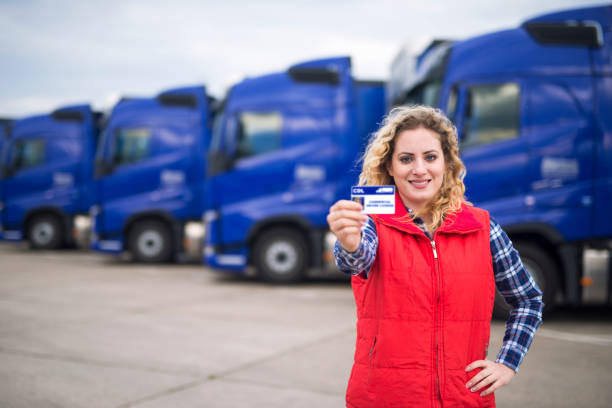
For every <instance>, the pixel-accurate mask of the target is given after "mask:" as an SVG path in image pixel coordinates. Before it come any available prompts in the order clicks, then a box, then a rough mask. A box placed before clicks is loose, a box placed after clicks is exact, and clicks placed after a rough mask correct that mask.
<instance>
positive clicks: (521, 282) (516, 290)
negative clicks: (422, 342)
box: [465, 219, 544, 397]
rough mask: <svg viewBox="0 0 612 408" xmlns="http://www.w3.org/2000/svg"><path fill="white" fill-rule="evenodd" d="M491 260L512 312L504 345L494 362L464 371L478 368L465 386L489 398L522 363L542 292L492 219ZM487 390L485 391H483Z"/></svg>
mask: <svg viewBox="0 0 612 408" xmlns="http://www.w3.org/2000/svg"><path fill="white" fill-rule="evenodd" d="M491 257H492V258H493V271H494V273H495V285H496V286H497V289H499V291H500V293H501V294H502V295H503V296H504V299H505V300H506V303H508V304H509V305H510V306H511V307H512V310H511V311H510V316H509V317H508V320H506V333H505V335H504V343H503V345H502V348H501V350H500V351H499V353H498V355H497V359H496V360H495V362H493V361H490V360H477V361H473V362H472V363H470V364H469V365H468V366H467V367H466V371H472V370H473V369H475V368H481V371H480V372H479V373H478V374H476V375H475V376H474V377H473V378H472V379H471V380H470V381H468V382H467V383H466V384H465V386H466V387H468V388H470V390H471V391H472V392H478V391H480V390H483V389H484V391H483V392H482V393H481V394H480V395H481V396H483V397H484V396H485V395H489V394H491V393H492V392H495V390H497V389H498V388H500V387H503V386H504V385H506V384H508V383H509V382H510V381H511V380H512V378H513V377H514V374H515V373H516V372H517V371H518V367H519V365H520V364H521V362H522V361H523V358H524V357H525V354H527V350H529V347H530V346H531V342H532V340H533V337H534V335H535V332H536V330H537V328H538V327H539V326H540V324H541V323H542V308H543V307H544V303H543V302H542V291H541V290H540V289H539V288H538V286H537V285H536V283H535V281H534V280H533V278H532V277H531V275H530V274H529V272H528V271H527V269H525V266H524V265H523V262H522V261H521V258H520V257H519V255H518V252H517V251H516V249H515V248H514V246H512V242H511V241H510V238H508V235H506V233H505V232H504V230H502V228H501V227H500V225H499V224H498V223H497V222H496V221H495V220H493V219H491ZM485 387H486V388H485Z"/></svg>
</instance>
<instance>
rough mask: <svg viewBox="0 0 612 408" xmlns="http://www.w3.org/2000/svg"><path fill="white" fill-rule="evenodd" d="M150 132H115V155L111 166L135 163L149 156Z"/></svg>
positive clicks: (135, 130) (130, 130) (120, 130)
mask: <svg viewBox="0 0 612 408" xmlns="http://www.w3.org/2000/svg"><path fill="white" fill-rule="evenodd" d="M150 141H151V130H150V129H146V128H132V129H129V128H124V129H117V130H116V131H115V154H114V155H113V164H115V165H117V166H119V165H122V164H129V163H136V162H138V161H140V160H142V159H144V158H146V157H147V156H148V155H149V152H150Z"/></svg>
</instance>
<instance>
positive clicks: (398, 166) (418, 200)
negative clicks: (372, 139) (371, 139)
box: [387, 127, 446, 211]
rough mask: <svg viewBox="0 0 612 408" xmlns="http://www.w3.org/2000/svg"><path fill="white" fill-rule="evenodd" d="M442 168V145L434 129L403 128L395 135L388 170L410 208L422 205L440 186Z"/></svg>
mask: <svg viewBox="0 0 612 408" xmlns="http://www.w3.org/2000/svg"><path fill="white" fill-rule="evenodd" d="M445 169H446V165H445V162H444V155H443V153H442V145H441V144H440V137H439V136H438V134H437V133H436V132H434V131H432V130H429V129H426V128H423V127H419V128H417V129H410V130H404V131H402V132H400V134H399V135H397V137H396V138H395V146H394V149H393V156H391V161H390V162H389V163H387V171H388V172H389V175H390V176H391V177H393V180H394V181H395V185H396V187H397V190H398V193H399V195H400V198H401V199H402V202H403V203H404V205H405V206H406V207H408V208H411V209H412V210H413V211H419V210H422V209H423V208H425V207H426V206H427V203H428V202H429V201H430V200H431V199H432V198H434V196H435V195H436V193H437V192H438V190H440V187H441V186H442V182H443V180H444V171H445Z"/></svg>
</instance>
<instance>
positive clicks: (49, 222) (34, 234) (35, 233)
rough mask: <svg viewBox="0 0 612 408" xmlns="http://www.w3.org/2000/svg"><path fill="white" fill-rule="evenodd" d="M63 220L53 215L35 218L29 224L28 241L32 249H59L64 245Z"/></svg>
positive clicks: (42, 215)
mask: <svg viewBox="0 0 612 408" xmlns="http://www.w3.org/2000/svg"><path fill="white" fill-rule="evenodd" d="M63 234H64V231H63V228H62V222H61V220H60V219H59V218H58V217H57V216H55V215H52V214H41V215H37V216H35V217H34V218H33V219H32V220H31V221H30V222H28V240H29V241H30V247H31V248H32V249H58V248H60V247H61V246H62V245H63V244H64V239H63Z"/></svg>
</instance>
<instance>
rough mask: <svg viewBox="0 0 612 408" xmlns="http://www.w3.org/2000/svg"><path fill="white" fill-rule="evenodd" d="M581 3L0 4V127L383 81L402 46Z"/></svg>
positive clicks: (14, 0)
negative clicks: (318, 73) (235, 87)
mask: <svg viewBox="0 0 612 408" xmlns="http://www.w3.org/2000/svg"><path fill="white" fill-rule="evenodd" d="M609 3H610V2H609V1H608V2H605V1H583V0H513V1H509V0H503V1H502V0H463V1H456V0H439V1H436V0H429V1H425V0H418V1H413V0H402V1H397V0H381V1H375V0H353V1H349V0H346V1H344V0H308V1H299V2H292V1H290V0H284V1H266V0H249V1H242V0H225V1H222V0H218V1H207V0H200V1H181V0H174V1H168V0H164V1H157V0H152V1H132V0H122V1H115V0H103V1H87V0H83V1H74V0H69V1H68V0H57V1H51V0H48V1H46V0H38V1H28V0H0V72H1V73H2V75H1V76H0V89H1V92H0V117H22V116H24V115H29V114H34V113H42V112H45V111H49V110H51V109H54V108H57V107H59V106H62V105H67V104H73V103H83V102H84V103H91V104H93V105H94V107H95V108H96V109H101V110H104V109H108V108H110V107H111V106H112V105H113V103H115V102H116V101H117V100H118V98H119V97H121V96H122V95H127V96H147V95H154V94H156V93H157V92H159V91H161V90H164V89H167V88H171V87H175V86H182V85H195V84H206V86H207V87H208V89H209V91H210V92H212V93H213V94H214V95H215V96H217V97H222V96H223V94H224V92H225V90H226V89H227V87H229V86H230V85H232V84H233V83H235V82H237V81H239V80H241V79H243V78H244V77H246V76H251V77H252V76H256V75H260V74H265V73H269V72H276V71H281V70H284V69H286V68H287V67H288V66H289V65H291V64H293V63H297V62H301V61H305V60H308V59H313V58H320V57H329V56H337V55H350V56H351V57H352V61H353V68H354V73H355V75H356V76H357V77H358V78H360V79H383V80H384V79H386V78H387V76H388V73H389V67H390V64H391V61H392V60H393V58H394V57H395V55H396V54H397V53H398V51H399V50H400V48H401V47H402V46H404V45H405V44H412V45H413V46H414V47H419V46H421V45H422V44H424V43H425V42H428V41H429V39H431V38H433V37H436V38H453V39H462V38H467V37H469V36H472V35H477V34H482V33H485V32H488V31H493V30H499V29H504V28H512V27H515V26H517V25H518V24H520V23H521V21H523V20H525V19H526V18H528V17H533V16H535V15H538V14H541V13H545V12H549V11H557V10H562V9H567V8H573V7H580V6H584V5H597V4H609Z"/></svg>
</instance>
